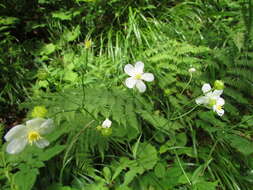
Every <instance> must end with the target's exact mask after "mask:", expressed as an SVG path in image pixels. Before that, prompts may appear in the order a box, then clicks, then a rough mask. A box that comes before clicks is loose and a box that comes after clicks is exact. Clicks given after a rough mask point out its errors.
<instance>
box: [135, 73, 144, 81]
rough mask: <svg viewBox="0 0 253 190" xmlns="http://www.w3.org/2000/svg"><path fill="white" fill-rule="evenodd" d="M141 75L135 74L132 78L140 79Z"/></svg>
mask: <svg viewBox="0 0 253 190" xmlns="http://www.w3.org/2000/svg"><path fill="white" fill-rule="evenodd" d="M141 77H142V76H141V74H137V75H135V77H134V78H135V79H136V80H140V79H141Z"/></svg>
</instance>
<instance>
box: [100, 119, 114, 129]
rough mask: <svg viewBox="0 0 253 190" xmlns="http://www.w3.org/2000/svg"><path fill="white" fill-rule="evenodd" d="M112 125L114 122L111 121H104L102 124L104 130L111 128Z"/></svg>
mask: <svg viewBox="0 0 253 190" xmlns="http://www.w3.org/2000/svg"><path fill="white" fill-rule="evenodd" d="M111 125H112V121H111V120H109V119H106V120H104V122H103V123H102V127H103V128H110V127H111Z"/></svg>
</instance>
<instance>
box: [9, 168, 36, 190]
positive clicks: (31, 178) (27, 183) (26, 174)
mask: <svg viewBox="0 0 253 190" xmlns="http://www.w3.org/2000/svg"><path fill="white" fill-rule="evenodd" d="M38 174H39V171H38V169H37V168H32V169H31V168H28V167H27V168H26V169H25V168H24V169H23V170H21V171H18V172H17V173H16V174H15V175H14V182H15V184H16V185H17V186H18V189H19V190H30V189H32V187H33V185H34V183H35V181H36V178H37V175H38Z"/></svg>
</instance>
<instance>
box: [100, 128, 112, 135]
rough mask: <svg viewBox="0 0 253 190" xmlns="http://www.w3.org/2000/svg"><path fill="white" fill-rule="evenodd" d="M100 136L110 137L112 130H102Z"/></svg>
mask: <svg viewBox="0 0 253 190" xmlns="http://www.w3.org/2000/svg"><path fill="white" fill-rule="evenodd" d="M101 134H102V135H103V136H110V135H111V134H112V128H102V130H101Z"/></svg>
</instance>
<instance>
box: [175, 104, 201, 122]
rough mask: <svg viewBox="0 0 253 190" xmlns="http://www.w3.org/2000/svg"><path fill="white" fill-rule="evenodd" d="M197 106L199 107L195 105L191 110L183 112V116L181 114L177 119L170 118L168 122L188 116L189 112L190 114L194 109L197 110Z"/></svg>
mask: <svg viewBox="0 0 253 190" xmlns="http://www.w3.org/2000/svg"><path fill="white" fill-rule="evenodd" d="M198 106H199V105H196V106H194V107H193V108H192V109H190V110H189V111H188V112H185V113H184V114H182V115H180V116H178V117H174V118H171V119H170V120H171V121H174V120H177V119H180V118H182V117H184V116H186V115H188V114H189V113H191V112H192V111H193V110H195V108H197V107H198Z"/></svg>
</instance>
